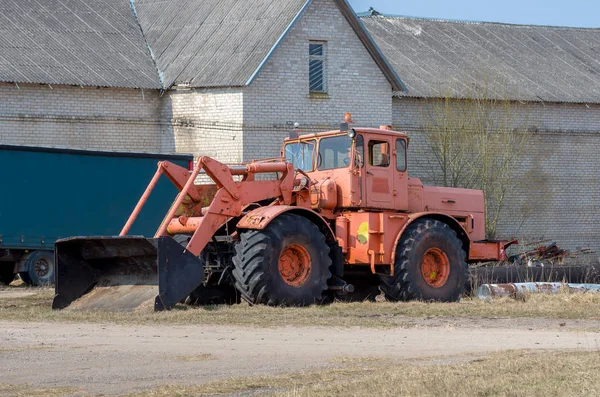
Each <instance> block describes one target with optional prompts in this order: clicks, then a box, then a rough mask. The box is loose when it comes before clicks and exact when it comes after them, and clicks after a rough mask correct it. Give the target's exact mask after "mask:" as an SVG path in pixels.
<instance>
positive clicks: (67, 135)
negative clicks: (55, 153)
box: [0, 83, 174, 152]
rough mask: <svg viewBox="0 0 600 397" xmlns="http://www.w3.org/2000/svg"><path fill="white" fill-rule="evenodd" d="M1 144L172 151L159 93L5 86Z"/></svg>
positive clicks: (0, 98)
mask: <svg viewBox="0 0 600 397" xmlns="http://www.w3.org/2000/svg"><path fill="white" fill-rule="evenodd" d="M0 143H2V144H15V145H32V146H35V145H38V146H56V147H68V148H75V149H99V150H100V149H102V150H118V151H147V152H172V151H173V148H174V144H173V142H172V138H171V134H170V131H169V127H168V126H165V125H164V123H163V122H161V120H160V98H159V95H158V92H157V91H152V90H151V91H144V92H142V90H133V89H115V88H92V87H84V88H80V87H72V86H52V87H50V86H48V85H37V84H21V85H19V86H18V87H17V85H15V84H6V83H0Z"/></svg>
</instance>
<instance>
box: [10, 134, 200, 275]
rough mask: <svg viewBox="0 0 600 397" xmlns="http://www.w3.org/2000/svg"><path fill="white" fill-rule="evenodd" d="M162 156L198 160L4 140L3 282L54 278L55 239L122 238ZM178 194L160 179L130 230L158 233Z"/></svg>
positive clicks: (178, 158)
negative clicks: (35, 144) (33, 145)
mask: <svg viewBox="0 0 600 397" xmlns="http://www.w3.org/2000/svg"><path fill="white" fill-rule="evenodd" d="M161 160H169V161H171V162H174V163H176V164H178V165H180V166H182V167H187V168H190V166H191V164H192V161H193V157H192V155H179V154H176V155H162V154H148V153H121V152H101V151H89V150H71V149H54V148H41V147H28V146H9V145H0V165H1V167H0V170H1V171H0V172H1V173H2V178H1V180H2V187H3V188H2V191H1V192H0V282H4V283H10V282H11V281H12V280H13V279H14V277H15V274H16V273H19V275H20V276H21V278H22V279H23V281H25V282H26V283H28V284H32V285H39V284H46V283H52V282H53V280H54V253H53V248H54V242H55V241H56V240H58V239H60V238H64V237H70V236H110V235H114V236H116V235H118V234H119V232H120V231H121V228H122V227H123V225H124V224H125V222H126V221H127V218H128V217H129V215H130V213H131V211H132V210H133V208H134V207H135V205H136V203H137V201H138V200H139V198H140V197H141V195H142V194H143V192H144V190H145V189H146V186H147V185H148V182H149V181H150V179H151V178H152V176H153V175H154V173H155V172H156V168H157V163H158V162H159V161H161ZM177 193H178V190H177V189H176V188H175V187H174V186H173V184H172V183H170V182H169V180H167V179H166V178H163V179H162V180H161V181H159V183H158V185H157V186H156V189H155V190H154V192H153V194H152V196H151V197H150V199H149V200H148V203H147V204H146V206H145V207H144V210H143V211H142V213H141V214H140V216H139V218H138V220H137V221H136V223H135V225H134V227H133V228H132V230H131V232H130V234H131V235H139V236H150V237H151V236H153V235H154V233H155V231H156V228H157V227H158V225H159V224H160V223H161V221H162V217H163V216H164V214H165V213H166V212H167V210H168V209H169V206H170V205H171V203H172V202H173V199H174V198H175V196H176V195H177Z"/></svg>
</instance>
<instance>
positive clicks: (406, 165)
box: [395, 138, 408, 172]
mask: <svg viewBox="0 0 600 397" xmlns="http://www.w3.org/2000/svg"><path fill="white" fill-rule="evenodd" d="M398 142H402V147H401V149H398ZM395 146H396V147H395V149H396V170H397V171H399V172H406V170H407V169H408V153H407V145H406V139H402V138H398V139H396V145H395ZM400 150H402V152H403V153H404V169H400V168H398V166H399V165H400V164H399V163H398V154H399V153H400Z"/></svg>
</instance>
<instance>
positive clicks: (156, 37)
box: [135, 0, 307, 87]
mask: <svg viewBox="0 0 600 397" xmlns="http://www.w3.org/2000/svg"><path fill="white" fill-rule="evenodd" d="M306 3H307V0H286V1H281V0H244V1H239V0H170V1H165V0H137V1H136V2H135V7H136V10H137V15H138V18H139V21H140V25H141V26H142V28H143V31H144V34H145V36H146V40H147V41H148V43H149V45H150V47H151V48H152V51H153V52H154V56H155V57H156V61H157V64H158V68H159V70H161V71H162V72H163V73H164V84H165V87H169V86H171V85H172V84H174V83H178V84H182V83H188V84H189V85H190V86H191V87H220V86H244V85H246V83H247V82H248V80H249V79H250V77H251V76H252V75H253V73H254V72H255V71H256V70H257V68H258V67H259V65H260V64H261V62H262V61H263V59H265V58H266V57H267V55H268V54H269V51H270V50H271V48H272V47H273V46H274V44H275V43H276V42H277V41H278V39H279V38H280V37H281V35H282V34H284V32H285V31H286V30H287V28H288V27H289V26H290V24H291V23H292V21H294V19H295V18H296V16H297V15H298V14H299V13H300V11H302V9H303V7H304V6H305V5H306Z"/></svg>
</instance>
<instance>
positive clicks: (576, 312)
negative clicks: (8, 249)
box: [0, 289, 600, 328]
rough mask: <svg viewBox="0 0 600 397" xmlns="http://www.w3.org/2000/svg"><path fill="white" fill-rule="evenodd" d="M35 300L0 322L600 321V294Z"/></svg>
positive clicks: (10, 304)
mask: <svg viewBox="0 0 600 397" xmlns="http://www.w3.org/2000/svg"><path fill="white" fill-rule="evenodd" d="M38 291H39V292H38V293H37V294H36V295H33V296H26V297H21V298H2V299H0V320H12V321H24V322H44V321H55V322H72V323H79V322H91V323H115V324H125V325H129V324H131V325H134V324H135V325H144V324H145V325H158V324H165V325H186V324H190V325H193V324H206V325H239V326H255V327H280V326H300V327H302V326H324V327H331V326H339V327H351V326H361V327H373V328H388V327H412V326H415V325H416V324H419V321H420V320H421V319H422V318H424V317H425V318H436V317H441V318H446V317H447V318H450V317H452V318H464V319H469V318H483V319H485V318H499V317H512V318H548V319H561V320H572V319H587V320H600V294H598V293H561V294H558V295H544V294H531V295H529V296H528V297H527V299H526V300H524V301H517V300H514V299H508V298H502V299H492V300H490V301H488V302H484V301H481V300H479V299H472V298H465V299H463V300H462V301H461V302H457V303H424V302H400V303H390V302H352V303H341V302H338V303H334V304H331V305H325V306H311V307H304V308H298V307H288V308H282V307H267V306H252V307H251V306H248V305H246V304H240V305H234V306H204V307H189V306H184V305H178V306H177V307H176V308H175V309H174V310H171V311H168V312H162V313H155V312H153V311H152V309H151V308H144V309H141V310H138V311H135V312H121V313H111V312H106V311H81V312H76V311H52V310H51V302H52V297H53V295H54V292H53V291H52V290H51V289H39V290H38Z"/></svg>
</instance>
